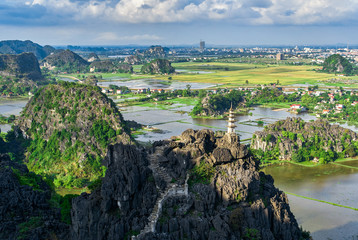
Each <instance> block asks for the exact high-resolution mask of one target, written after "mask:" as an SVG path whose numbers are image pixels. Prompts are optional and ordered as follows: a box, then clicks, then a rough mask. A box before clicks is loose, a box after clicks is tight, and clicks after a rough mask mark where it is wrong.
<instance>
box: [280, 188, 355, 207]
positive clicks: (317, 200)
mask: <svg viewBox="0 0 358 240" xmlns="http://www.w3.org/2000/svg"><path fill="white" fill-rule="evenodd" d="M285 193H286V194H288V195H292V196H296V197H300V198H304V199H308V200H313V201H316V202H321V203H326V204H329V205H333V206H336V207H343V208H348V209H352V210H354V211H358V208H354V207H349V206H345V205H341V204H337V203H332V202H327V201H323V200H319V199H316V198H310V197H305V196H302V195H298V194H295V193H289V192H285Z"/></svg>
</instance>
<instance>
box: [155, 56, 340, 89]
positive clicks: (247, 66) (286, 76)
mask: <svg viewBox="0 0 358 240" xmlns="http://www.w3.org/2000/svg"><path fill="white" fill-rule="evenodd" d="M173 66H174V67H175V68H177V69H185V70H201V71H203V70H204V71H205V70H207V71H210V72H212V73H207V74H192V73H185V72H184V73H181V74H178V75H174V76H173V77H172V79H173V80H176V81H184V82H205V83H219V84H224V85H229V86H232V87H233V86H239V85H241V86H242V85H246V83H245V82H246V80H248V82H249V84H250V85H252V84H254V85H256V84H268V83H276V82H277V80H279V82H280V84H283V85H291V84H302V83H309V84H317V83H318V81H321V80H327V79H330V78H334V74H326V73H317V72H315V71H312V69H313V68H314V67H313V66H308V65H303V66H291V65H266V64H264V65H263V64H252V63H222V62H212V63H174V64H173ZM224 68H227V69H228V71H226V70H224ZM156 77H157V78H161V76H156ZM162 79H163V78H162Z"/></svg>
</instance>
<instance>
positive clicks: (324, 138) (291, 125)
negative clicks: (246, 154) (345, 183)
mask: <svg viewBox="0 0 358 240" xmlns="http://www.w3.org/2000/svg"><path fill="white" fill-rule="evenodd" d="M356 140H357V134H356V133H355V132H353V131H352V130H349V129H345V128H342V127H340V126H338V125H331V124H329V123H328V122H327V121H326V120H316V121H314V122H304V121H303V120H302V119H301V118H287V119H286V120H280V121H277V122H276V123H274V124H270V125H267V126H266V127H265V129H264V130H263V131H257V132H255V133H254V135H253V138H252V141H251V145H250V147H251V148H252V149H256V150H262V151H263V152H268V151H278V153H279V158H280V159H282V160H290V159H292V156H293V155H295V154H297V153H300V152H301V151H311V150H312V152H313V151H314V155H315V156H313V157H314V158H321V157H324V156H320V152H322V151H325V152H333V153H343V154H344V155H343V156H350V154H351V153H352V152H354V153H355V150H354V148H353V149H352V143H353V141H356ZM307 160H308V159H307Z"/></svg>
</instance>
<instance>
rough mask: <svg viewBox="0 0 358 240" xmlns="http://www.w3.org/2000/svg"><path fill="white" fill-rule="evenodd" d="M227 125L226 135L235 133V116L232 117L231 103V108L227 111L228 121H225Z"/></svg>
mask: <svg viewBox="0 0 358 240" xmlns="http://www.w3.org/2000/svg"><path fill="white" fill-rule="evenodd" d="M227 122H228V125H227V133H235V128H236V125H235V122H236V120H235V116H234V111H233V110H232V103H231V107H230V110H229V119H228V120H227Z"/></svg>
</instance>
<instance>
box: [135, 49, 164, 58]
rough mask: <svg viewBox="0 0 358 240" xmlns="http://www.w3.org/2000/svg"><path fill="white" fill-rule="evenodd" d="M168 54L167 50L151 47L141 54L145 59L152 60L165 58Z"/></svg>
mask: <svg viewBox="0 0 358 240" xmlns="http://www.w3.org/2000/svg"><path fill="white" fill-rule="evenodd" d="M167 52H168V48H163V47H162V46H151V47H150V48H149V49H147V50H145V51H144V52H143V53H140V52H139V53H138V54H142V55H143V56H145V57H152V58H154V57H155V58H163V57H165V55H166V53H167Z"/></svg>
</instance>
